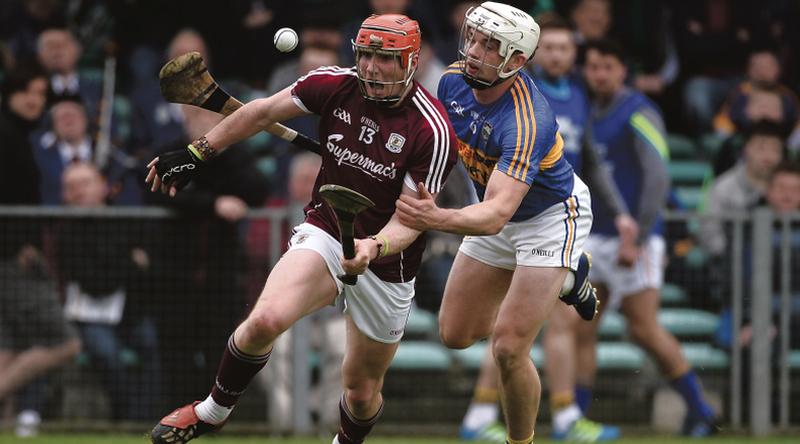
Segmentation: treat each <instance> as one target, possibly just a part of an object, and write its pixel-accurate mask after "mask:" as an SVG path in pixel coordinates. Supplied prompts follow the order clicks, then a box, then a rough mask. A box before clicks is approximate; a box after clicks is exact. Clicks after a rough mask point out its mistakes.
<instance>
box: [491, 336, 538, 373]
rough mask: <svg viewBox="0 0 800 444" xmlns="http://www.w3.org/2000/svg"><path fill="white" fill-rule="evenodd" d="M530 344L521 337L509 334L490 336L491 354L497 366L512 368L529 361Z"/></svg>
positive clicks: (506, 368)
mask: <svg viewBox="0 0 800 444" xmlns="http://www.w3.org/2000/svg"><path fill="white" fill-rule="evenodd" d="M530 349H531V346H530V344H527V343H526V342H525V341H523V340H522V339H521V338H517V337H511V336H495V337H493V338H492V354H494V359H495V361H496V362H497V365H498V367H500V368H501V369H504V370H512V369H514V368H516V367H519V366H520V365H522V364H523V363H526V362H528V361H530V356H529V353H530Z"/></svg>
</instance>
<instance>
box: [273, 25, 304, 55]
mask: <svg viewBox="0 0 800 444" xmlns="http://www.w3.org/2000/svg"><path fill="white" fill-rule="evenodd" d="M298 41H299V39H298V37H297V32H295V30H294V29H292V28H281V29H279V30H277V31H276V32H275V37H274V38H273V42H274V43H275V48H277V49H278V51H280V52H290V51H292V50H293V49H294V48H296V47H297V43H298Z"/></svg>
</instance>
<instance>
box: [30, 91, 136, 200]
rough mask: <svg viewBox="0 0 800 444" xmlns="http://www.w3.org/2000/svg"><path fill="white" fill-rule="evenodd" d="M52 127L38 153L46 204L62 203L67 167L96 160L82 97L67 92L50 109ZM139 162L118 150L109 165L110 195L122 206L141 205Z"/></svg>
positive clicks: (93, 140) (40, 142)
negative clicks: (136, 169)
mask: <svg viewBox="0 0 800 444" xmlns="http://www.w3.org/2000/svg"><path fill="white" fill-rule="evenodd" d="M50 121H51V124H52V130H50V131H46V132H44V133H42V134H41V136H39V137H37V145H36V148H35V149H34V155H35V158H36V163H37V165H38V168H39V171H40V172H41V178H40V179H41V182H40V186H39V189H40V192H41V201H42V204H44V205H59V204H61V202H62V196H63V192H62V184H63V180H62V176H63V173H64V170H65V169H66V167H67V166H69V165H70V164H73V163H78V162H93V161H94V160H95V157H96V156H95V154H96V150H95V147H96V143H95V140H96V139H95V138H94V137H93V135H94V133H93V132H92V131H91V129H90V125H89V118H88V114H87V110H86V107H85V105H84V102H83V101H82V99H81V97H80V96H77V95H63V96H60V97H58V98H57V99H56V101H55V103H54V104H53V105H52V107H51V109H50ZM134 168H135V164H133V163H132V162H131V161H130V160H129V158H128V157H127V156H126V155H125V154H124V153H122V152H121V151H117V150H116V149H114V150H113V151H112V153H111V158H110V159H109V164H108V166H107V167H106V173H107V174H108V176H109V178H110V180H111V181H112V182H111V184H110V186H111V188H110V190H109V198H110V199H111V200H112V201H113V202H115V203H117V204H122V205H139V204H141V202H142V197H141V189H142V186H141V185H140V184H139V183H138V180H137V178H138V176H139V175H138V174H137V171H135V169H134Z"/></svg>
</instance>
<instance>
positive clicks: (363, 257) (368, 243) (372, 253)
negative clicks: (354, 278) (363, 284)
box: [342, 239, 379, 275]
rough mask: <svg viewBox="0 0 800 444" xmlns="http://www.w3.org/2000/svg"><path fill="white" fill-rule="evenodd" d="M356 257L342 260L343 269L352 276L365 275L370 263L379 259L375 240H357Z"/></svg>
mask: <svg viewBox="0 0 800 444" xmlns="http://www.w3.org/2000/svg"><path fill="white" fill-rule="evenodd" d="M354 245H355V253H356V254H355V256H353V258H352V259H344V258H342V268H344V271H345V273H347V274H350V275H359V274H364V272H365V271H367V267H369V263H370V262H371V261H372V260H373V259H375V258H377V257H378V254H379V250H378V243H377V242H376V241H375V240H373V239H355V240H354Z"/></svg>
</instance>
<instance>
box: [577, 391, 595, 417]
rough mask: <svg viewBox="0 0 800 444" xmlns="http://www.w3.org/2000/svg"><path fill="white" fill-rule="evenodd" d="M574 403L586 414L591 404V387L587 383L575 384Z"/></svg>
mask: <svg viewBox="0 0 800 444" xmlns="http://www.w3.org/2000/svg"><path fill="white" fill-rule="evenodd" d="M575 404H578V408H579V409H581V412H582V413H583V414H584V415H586V413H587V412H588V411H589V406H591V405H592V388H591V387H589V386H588V385H581V384H575Z"/></svg>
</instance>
